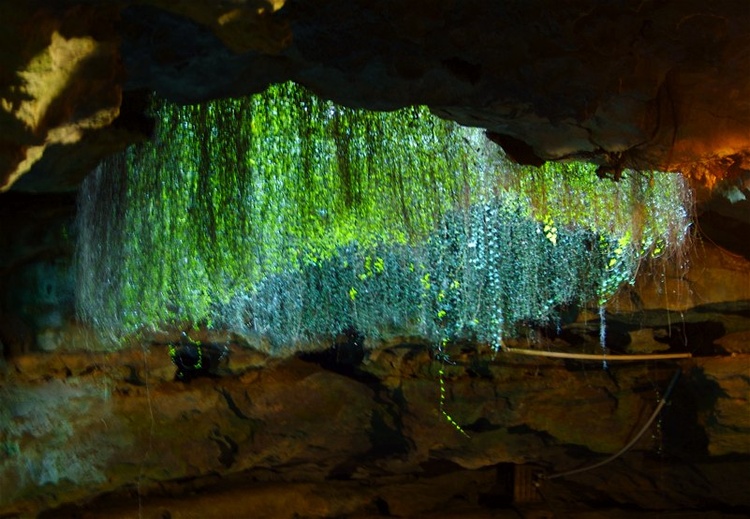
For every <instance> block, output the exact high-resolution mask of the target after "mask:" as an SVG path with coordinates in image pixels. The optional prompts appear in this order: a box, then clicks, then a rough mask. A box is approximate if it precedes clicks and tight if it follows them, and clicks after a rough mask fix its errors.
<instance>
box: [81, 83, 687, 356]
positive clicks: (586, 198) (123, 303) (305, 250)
mask: <svg viewBox="0 0 750 519" xmlns="http://www.w3.org/2000/svg"><path fill="white" fill-rule="evenodd" d="M154 113H155V115H156V116H157V118H158V123H159V124H158V128H157V132H156V136H155V138H154V139H153V141H152V142H150V143H148V144H146V145H144V146H140V147H136V148H132V149H130V150H128V151H127V153H125V154H123V155H121V156H119V157H115V158H113V159H111V160H109V161H108V162H106V163H103V164H102V165H101V166H100V167H99V168H98V170H97V171H96V172H94V173H93V174H92V175H91V176H90V178H89V179H88V180H87V182H86V183H85V185H84V187H83V188H82V191H81V194H80V211H79V249H78V307H79V311H80V314H81V316H82V318H84V319H85V320H87V321H89V322H91V323H93V324H94V325H96V326H97V327H99V328H100V329H108V330H111V331H114V332H116V333H131V332H134V331H136V330H138V329H141V328H144V327H152V328H159V327H162V326H170V325H175V324H178V325H182V324H183V323H203V324H205V325H208V326H213V327H218V326H220V327H224V328H229V329H231V330H234V331H237V332H241V333H256V334H260V335H263V336H267V337H269V338H271V339H272V340H273V341H274V342H275V343H276V344H278V345H288V346H293V345H294V344H296V343H299V342H303V341H310V340H313V339H315V338H319V337H328V336H332V335H335V334H337V333H339V332H340V331H341V330H342V329H345V328H347V327H350V326H353V327H355V328H357V329H359V330H361V331H362V332H363V333H365V334H367V335H371V336H372V335H378V334H380V333H383V332H385V331H387V330H393V331H394V332H401V333H403V332H414V333H420V334H424V335H426V336H429V337H433V338H438V337H441V338H445V337H448V336H450V337H473V338H477V339H479V340H484V341H491V342H496V341H497V339H498V337H500V336H501V335H502V334H506V333H512V332H513V330H514V327H515V326H516V325H517V324H518V323H521V322H534V323H545V322H549V321H554V320H556V319H558V316H557V313H556V312H557V311H558V310H559V309H560V308H562V307H565V306H570V305H580V304H584V303H586V302H588V301H594V302H597V303H600V302H603V301H604V300H605V299H606V298H607V297H608V296H610V295H611V294H612V293H613V292H614V291H615V290H616V289H617V287H618V286H619V285H620V284H621V283H623V282H627V281H630V280H632V278H633V276H634V274H635V271H636V270H637V267H638V264H639V262H640V260H641V259H642V258H643V257H645V256H648V255H651V254H653V253H654V252H657V253H661V252H663V251H664V250H665V248H666V247H667V246H668V245H670V244H679V242H680V240H681V239H682V235H683V233H684V231H685V228H686V224H687V214H686V211H685V209H684V207H683V198H682V196H683V192H684V190H683V187H682V184H681V180H680V178H679V176H677V175H665V174H656V173H653V174H648V175H644V174H636V173H633V172H629V173H628V174H627V175H626V179H624V180H623V181H621V182H618V183H614V182H608V181H600V180H599V179H598V178H597V177H596V175H595V173H594V170H593V168H592V167H589V166H587V165H581V164H571V165H548V166H545V167H544V168H542V169H540V170H531V169H528V168H526V169H524V168H517V167H512V166H510V165H508V164H507V162H506V161H505V160H504V158H503V157H502V155H501V154H499V153H498V152H497V151H496V149H495V148H492V147H488V146H487V144H486V141H485V139H484V137H483V136H482V134H481V133H479V132H478V131H477V130H469V129H465V128H461V127H459V126H457V125H455V124H453V123H449V122H446V121H443V120H440V119H437V118H435V117H432V116H431V115H430V114H429V112H428V111H427V110H426V109H424V108H418V107H413V108H407V109H404V110H401V111H397V112H391V113H377V112H366V111H362V110H352V109H347V108H342V107H339V106H336V105H334V104H332V103H330V102H326V101H322V100H320V99H317V98H316V97H315V96H313V95H312V94H310V93H309V92H307V91H306V90H304V89H302V88H300V87H297V86H295V85H292V84H285V85H277V86H274V87H271V89H269V90H268V91H267V92H266V93H264V94H262V95H257V96H252V97H248V98H244V99H230V100H223V101H215V102H211V103H207V104H202V105H195V106H186V107H178V106H174V105H170V104H167V103H163V102H160V103H156V104H155V107H154ZM633 215H637V217H636V218H633Z"/></svg>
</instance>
